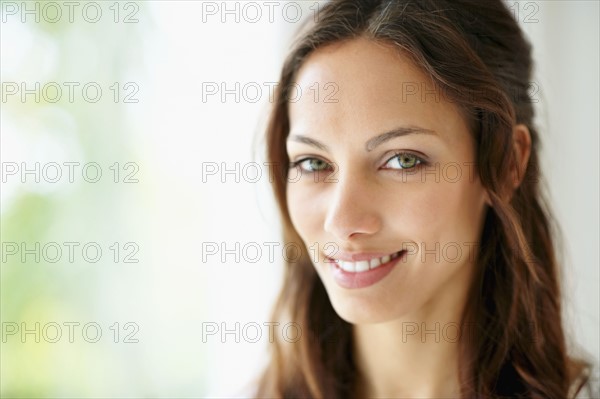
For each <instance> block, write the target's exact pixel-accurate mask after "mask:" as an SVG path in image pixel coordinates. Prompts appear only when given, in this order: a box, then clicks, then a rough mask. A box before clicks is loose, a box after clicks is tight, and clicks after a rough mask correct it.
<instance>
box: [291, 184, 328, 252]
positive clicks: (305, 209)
mask: <svg viewBox="0 0 600 399" xmlns="http://www.w3.org/2000/svg"><path fill="white" fill-rule="evenodd" d="M286 195H287V206H288V210H289V213H290V219H291V221H292V224H293V226H294V228H295V229H296V231H297V232H298V234H299V235H300V237H301V238H302V240H303V241H304V243H305V244H307V246H310V245H311V243H312V242H314V241H316V240H317V239H318V236H319V232H320V231H321V230H322V228H323V218H324V215H322V212H321V209H323V207H322V205H321V204H320V203H322V202H323V200H324V199H323V195H322V194H319V192H318V191H317V190H315V189H314V188H311V187H310V186H306V185H305V184H303V183H302V182H290V183H288V186H287V193H286Z"/></svg>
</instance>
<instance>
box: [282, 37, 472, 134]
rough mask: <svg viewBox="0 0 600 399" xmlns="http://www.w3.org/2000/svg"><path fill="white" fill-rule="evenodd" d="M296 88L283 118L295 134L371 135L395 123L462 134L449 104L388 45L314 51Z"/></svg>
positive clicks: (364, 43)
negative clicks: (286, 114) (287, 119)
mask: <svg viewBox="0 0 600 399" xmlns="http://www.w3.org/2000/svg"><path fill="white" fill-rule="evenodd" d="M296 84H297V87H299V90H297V93H296V94H297V96H296V97H295V98H294V100H295V101H294V100H292V101H290V103H289V114H290V125H291V130H292V131H297V132H298V133H300V134H307V133H311V134H313V135H320V134H334V135H337V136H339V135H350V134H352V135H354V136H356V135H358V136H361V135H363V134H366V135H372V134H376V133H378V132H382V131H386V130H389V129H393V128H396V127H398V125H400V124H402V125H417V126H421V127H424V128H428V129H432V130H436V131H437V132H438V134H439V135H440V136H442V137H444V135H445V132H448V131H452V130H461V131H462V130H466V125H465V122H464V120H463V118H462V117H461V115H460V113H459V112H458V108H457V107H456V106H455V104H453V103H451V102H450V101H449V100H448V99H447V98H446V97H445V96H444V94H443V92H441V91H440V90H439V89H436V87H435V85H434V83H433V81H432V79H431V78H430V77H429V76H427V75H426V74H425V73H424V72H423V71H422V70H421V69H420V68H418V67H417V66H416V65H415V64H414V63H413V62H412V61H411V59H410V58H409V57H408V56H406V55H405V54H403V53H402V52H401V51H399V50H398V49H397V48H394V47H393V46H392V45H391V44H386V43H380V42H374V41H371V40H368V39H364V38H359V39H353V40H350V41H346V42H341V43H335V44H332V45H329V46H326V47H322V48H319V49H317V50H315V51H314V52H313V53H312V54H311V55H310V56H309V57H308V59H307V60H306V61H305V62H304V64H303V65H302V67H301V68H300V70H299V71H298V74H297V77H296ZM446 136H448V137H447V138H448V139H451V138H452V137H451V136H452V135H447V134H446Z"/></svg>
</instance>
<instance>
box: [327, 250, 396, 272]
mask: <svg viewBox="0 0 600 399" xmlns="http://www.w3.org/2000/svg"><path fill="white" fill-rule="evenodd" d="M404 252H406V250H402V251H398V252H394V253H393V254H390V255H385V256H381V257H373V258H371V259H365V260H360V261H353V262H352V261H345V260H340V259H333V258H327V262H329V263H334V264H335V265H336V267H339V268H340V269H342V270H344V271H345V272H348V273H362V272H367V271H369V270H373V269H377V268H378V267H381V266H385V265H387V264H388V263H390V262H391V261H392V260H394V259H396V258H398V257H400V256H402V255H403V253H404Z"/></svg>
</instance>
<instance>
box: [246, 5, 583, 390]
mask: <svg viewBox="0 0 600 399" xmlns="http://www.w3.org/2000/svg"><path fill="white" fill-rule="evenodd" d="M531 71H532V61H531V47H530V45H529V43H528V42H527V41H526V40H525V38H524V36H523V33H522V32H521V30H520V28H519V27H518V25H517V23H516V21H515V20H514V19H513V17H512V15H511V13H510V12H509V10H508V9H507V8H506V6H504V5H503V3H502V2H501V1H500V0H497V1H496V0H494V1H491V0H489V1H480V0H478V1H474V0H472V1H465V0H459V1H457V0H451V1H450V0H447V1H444V0H419V1H410V0H400V1H399V0H393V1H390V0H371V1H368V0H339V1H332V2H329V3H327V4H326V5H325V6H323V7H322V9H321V10H320V13H319V15H318V16H317V18H315V20H314V21H311V23H310V25H309V26H306V27H305V29H303V33H302V35H301V38H300V39H299V40H298V41H297V43H296V45H295V47H294V49H293V51H292V52H291V54H290V55H289V57H288V58H287V60H286V62H285V65H284V67H283V72H282V75H281V80H280V85H279V87H280V88H281V90H279V91H278V92H277V98H276V101H275V108H274V110H273V114H272V116H271V120H270V124H269V127H268V133H267V143H268V158H269V161H270V162H271V163H272V165H274V167H275V168H277V169H278V170H279V172H280V173H275V179H274V181H273V188H274V192H275V195H276V199H277V201H278V204H279V208H280V211H281V215H282V219H283V223H284V235H285V241H286V242H288V243H295V244H298V245H297V246H299V247H301V254H300V257H296V256H295V257H290V260H288V262H287V265H286V270H285V280H284V286H283V288H282V291H281V294H280V297H279V299H278V302H277V304H276V307H275V310H274V320H275V321H278V322H285V321H291V322H295V323H298V324H297V325H298V326H299V327H300V329H301V333H302V334H301V337H300V338H299V339H298V340H292V341H289V342H287V341H286V340H283V339H280V340H278V341H276V342H275V343H274V344H273V353H272V358H271V361H270V364H269V366H268V368H267V370H266V371H265V373H264V375H263V377H262V379H261V382H260V384H259V385H260V386H259V389H258V392H257V396H258V397H289V398H292V397H314V398H363V397H388V398H389V397H403V398H409V397H410V398H412V397H419V398H425V397H435V398H441V397H445V398H457V397H463V398H474V397H479V398H500V397H523V398H566V397H573V396H574V395H576V394H577V392H580V391H581V388H582V387H583V386H584V385H585V383H586V381H587V379H588V377H587V376H588V373H589V364H588V363H586V362H584V361H581V360H576V359H573V358H571V357H569V356H568V354H567V349H566V343H565V335H564V332H563V328H562V322H561V306H560V305H561V301H560V289H559V288H560V287H559V279H558V264H557V261H556V258H555V249H554V243H553V236H552V230H551V216H550V213H549V211H548V209H547V207H546V205H545V202H544V200H543V198H542V195H541V193H540V189H539V184H538V180H539V178H540V173H539V170H538V166H539V155H538V151H539V145H540V138H539V136H538V132H537V131H536V130H535V127H534V125H533V123H532V121H533V117H534V109H533V106H532V101H531V98H530V97H529V95H528V93H529V91H528V87H529V82H530V79H531ZM299 94H301V95H299Z"/></svg>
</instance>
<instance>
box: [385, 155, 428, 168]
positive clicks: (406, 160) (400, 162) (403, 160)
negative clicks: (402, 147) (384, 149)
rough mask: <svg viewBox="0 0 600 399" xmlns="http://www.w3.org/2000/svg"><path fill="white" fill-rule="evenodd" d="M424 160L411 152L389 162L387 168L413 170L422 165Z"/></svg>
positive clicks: (395, 157) (397, 156)
mask: <svg viewBox="0 0 600 399" xmlns="http://www.w3.org/2000/svg"><path fill="white" fill-rule="evenodd" d="M422 162H423V160H422V159H421V158H419V157H418V156H416V155H415V154H411V153H409V152H401V153H399V154H396V155H395V156H394V157H393V158H391V159H390V160H388V161H387V163H386V164H385V166H386V168H389V169H412V168H414V167H415V166H417V165H419V164H420V163H422Z"/></svg>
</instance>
